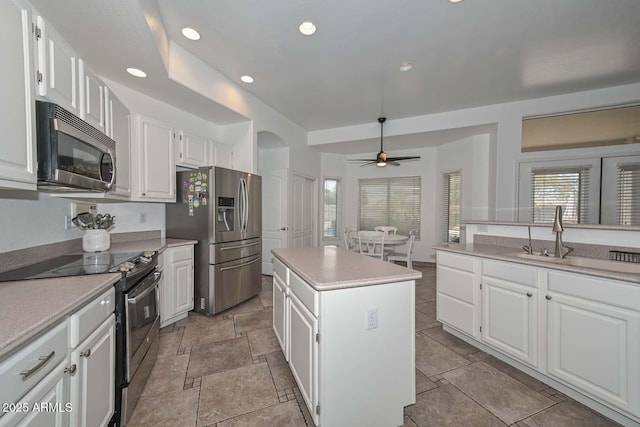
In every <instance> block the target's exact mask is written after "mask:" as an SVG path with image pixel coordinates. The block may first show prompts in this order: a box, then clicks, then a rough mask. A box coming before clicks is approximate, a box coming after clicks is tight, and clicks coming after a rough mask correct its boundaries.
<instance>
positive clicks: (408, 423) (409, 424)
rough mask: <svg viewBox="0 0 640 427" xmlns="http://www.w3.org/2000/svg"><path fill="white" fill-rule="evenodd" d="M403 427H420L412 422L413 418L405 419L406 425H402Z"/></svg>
mask: <svg viewBox="0 0 640 427" xmlns="http://www.w3.org/2000/svg"><path fill="white" fill-rule="evenodd" d="M402 427H418V426H417V424H416V423H414V422H413V421H411V418H409V417H404V423H403V424H402Z"/></svg>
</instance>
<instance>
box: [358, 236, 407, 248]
mask: <svg viewBox="0 0 640 427" xmlns="http://www.w3.org/2000/svg"><path fill="white" fill-rule="evenodd" d="M352 239H353V246H354V250H355V251H356V252H358V251H359V247H358V233H353V236H352ZM367 240H371V241H372V242H374V243H380V242H382V236H381V237H373V238H371V237H367ZM407 240H409V237H408V236H403V235H402V234H384V246H385V247H387V246H400V245H403V244H405V243H406V242H407ZM364 243H365V241H364V238H363V242H362V244H363V245H364Z"/></svg>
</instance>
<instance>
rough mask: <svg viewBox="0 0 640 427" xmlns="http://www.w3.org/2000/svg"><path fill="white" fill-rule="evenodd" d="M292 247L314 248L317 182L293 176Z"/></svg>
mask: <svg viewBox="0 0 640 427" xmlns="http://www.w3.org/2000/svg"><path fill="white" fill-rule="evenodd" d="M291 197H292V201H291V217H292V222H291V246H292V247H294V248H308V247H311V246H314V239H313V236H314V230H315V215H314V212H315V207H314V206H315V205H314V200H315V180H313V179H309V178H307V177H304V176H301V175H296V174H292V176H291Z"/></svg>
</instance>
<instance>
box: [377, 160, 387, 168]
mask: <svg viewBox="0 0 640 427" xmlns="http://www.w3.org/2000/svg"><path fill="white" fill-rule="evenodd" d="M376 166H378V167H379V168H383V167H385V166H387V162H383V161H378V162H377V163H376Z"/></svg>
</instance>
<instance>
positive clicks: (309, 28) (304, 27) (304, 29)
mask: <svg viewBox="0 0 640 427" xmlns="http://www.w3.org/2000/svg"><path fill="white" fill-rule="evenodd" d="M298 30H300V32H301V33H302V34H304V35H305V36H310V35H312V34H313V33H315V32H316V26H315V25H314V24H313V22H309V21H305V22H303V23H302V24H300V26H299V27H298Z"/></svg>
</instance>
